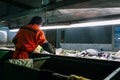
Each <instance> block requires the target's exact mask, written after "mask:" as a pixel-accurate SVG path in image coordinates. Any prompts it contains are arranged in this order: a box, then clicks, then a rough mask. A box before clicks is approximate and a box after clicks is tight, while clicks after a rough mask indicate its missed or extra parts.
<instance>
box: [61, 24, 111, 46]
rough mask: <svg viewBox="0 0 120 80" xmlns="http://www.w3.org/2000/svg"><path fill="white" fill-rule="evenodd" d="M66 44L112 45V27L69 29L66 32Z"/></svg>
mask: <svg viewBox="0 0 120 80" xmlns="http://www.w3.org/2000/svg"><path fill="white" fill-rule="evenodd" d="M61 34H62V33H61ZM62 36H65V37H64V43H108V44H109V43H112V26H105V27H103V26H99V27H85V28H72V29H71V28H69V29H66V30H65V32H64V35H62Z"/></svg>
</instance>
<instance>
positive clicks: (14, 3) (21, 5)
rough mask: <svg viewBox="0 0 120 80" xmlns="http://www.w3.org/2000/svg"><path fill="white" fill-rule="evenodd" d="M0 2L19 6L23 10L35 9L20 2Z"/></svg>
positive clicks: (10, 0) (5, 0)
mask: <svg viewBox="0 0 120 80" xmlns="http://www.w3.org/2000/svg"><path fill="white" fill-rule="evenodd" d="M0 1H2V2H5V3H8V4H11V5H14V6H17V7H19V8H23V9H32V8H33V7H31V6H29V5H25V4H22V3H20V2H17V1H13V0H0Z"/></svg>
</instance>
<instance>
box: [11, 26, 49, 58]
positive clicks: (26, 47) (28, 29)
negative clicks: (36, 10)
mask: <svg viewBox="0 0 120 80" xmlns="http://www.w3.org/2000/svg"><path fill="white" fill-rule="evenodd" d="M46 42H47V40H46V38H45V35H44V32H43V31H42V30H41V29H39V25H37V24H34V25H32V24H29V25H27V26H25V27H23V28H20V30H19V31H18V33H17V34H16V35H15V37H14V38H13V43H14V44H15V47H16V50H15V52H14V54H13V58H14V59H28V58H29V56H28V55H29V54H28V53H30V52H32V51H33V50H34V49H35V48H36V47H37V46H38V45H42V44H44V43H46Z"/></svg>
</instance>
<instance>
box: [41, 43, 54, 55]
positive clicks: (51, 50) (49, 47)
mask: <svg viewBox="0 0 120 80" xmlns="http://www.w3.org/2000/svg"><path fill="white" fill-rule="evenodd" d="M42 48H43V49H44V50H46V51H48V52H49V53H50V54H56V53H55V48H54V47H53V46H52V45H51V44H50V43H48V42H47V43H44V44H43V45H42Z"/></svg>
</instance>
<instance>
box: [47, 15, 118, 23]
mask: <svg viewBox="0 0 120 80" xmlns="http://www.w3.org/2000/svg"><path fill="white" fill-rule="evenodd" d="M112 19H120V14H116V15H107V16H99V17H92V18H82V19H75V20H72V19H71V20H67V21H56V22H49V21H48V23H47V24H63V23H66V24H67V23H76V22H77V23H78V22H87V21H90V20H95V21H96V20H112Z"/></svg>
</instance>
